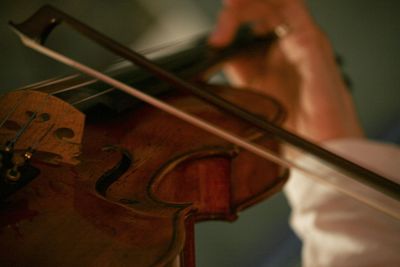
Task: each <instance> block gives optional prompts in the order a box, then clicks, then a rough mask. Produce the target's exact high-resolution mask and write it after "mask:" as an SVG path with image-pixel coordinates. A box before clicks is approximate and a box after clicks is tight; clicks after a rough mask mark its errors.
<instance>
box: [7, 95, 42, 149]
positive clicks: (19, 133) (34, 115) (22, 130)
mask: <svg viewBox="0 0 400 267" xmlns="http://www.w3.org/2000/svg"><path fill="white" fill-rule="evenodd" d="M27 92H29V91H27ZM48 99H49V95H48V94H47V95H46V97H45V98H44V100H43V101H44V103H42V105H40V110H38V111H34V112H32V114H31V115H30V116H29V119H28V121H27V122H26V123H25V124H24V125H22V127H21V128H20V129H19V130H18V131H17V132H16V134H15V136H14V138H13V139H12V140H11V145H15V144H16V143H17V142H18V140H19V139H20V138H21V136H22V135H23V134H24V133H26V131H27V130H28V129H29V127H30V126H31V125H32V123H33V121H34V120H35V119H36V118H37V115H38V114H40V113H41V111H42V110H43V109H44V107H45V106H46V103H47V101H48Z"/></svg>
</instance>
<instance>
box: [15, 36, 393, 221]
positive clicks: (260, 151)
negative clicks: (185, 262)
mask: <svg viewBox="0 0 400 267" xmlns="http://www.w3.org/2000/svg"><path fill="white" fill-rule="evenodd" d="M18 34H19V35H20V37H21V40H22V42H23V43H24V44H25V45H26V46H28V47H30V48H32V49H34V50H36V51H38V52H40V53H42V54H45V55H47V56H49V57H51V58H53V59H55V60H57V61H59V62H61V63H63V64H65V65H68V66H70V67H72V68H75V69H77V70H79V71H81V72H83V73H85V74H87V75H89V76H92V77H94V78H96V79H99V80H101V81H103V82H105V83H107V84H109V85H111V86H113V87H115V88H118V89H120V90H122V91H124V92H126V93H127V94H130V95H133V96H135V97H137V98H139V99H140V100H142V101H144V102H147V103H148V104H150V105H153V106H155V107H156V108H158V109H160V110H163V111H165V112H167V113H169V114H171V115H173V116H175V117H178V118H180V119H182V120H184V121H186V122H188V123H190V124H192V125H194V126H197V127H199V128H201V129H203V130H205V131H207V132H209V133H212V134H214V135H216V136H218V137H220V138H222V139H224V140H226V141H229V142H231V143H233V144H235V145H237V146H239V147H242V148H244V149H246V150H248V151H251V152H253V153H254V154H256V155H258V156H260V157H262V158H264V159H267V160H270V161H272V162H274V163H277V164H279V165H281V166H283V167H287V168H294V169H297V170H298V171H300V172H302V173H304V174H306V176H308V177H311V178H314V179H316V180H317V181H319V182H322V183H324V184H329V185H330V186H331V187H334V188H336V189H337V190H338V191H339V192H342V193H344V194H346V195H348V196H350V197H352V198H354V199H357V200H359V201H361V202H363V203H365V204H367V205H369V206H371V207H374V208H376V209H378V210H380V211H382V212H384V213H386V214H388V215H390V216H392V217H394V218H397V219H399V220H400V213H399V212H396V211H392V210H390V209H388V208H386V207H383V206H382V205H379V204H378V203H374V202H373V201H370V200H369V199H368V198H366V197H364V196H362V195H359V194H356V193H353V192H351V191H349V190H347V189H346V188H343V187H340V186H338V185H336V184H333V183H331V182H329V181H327V180H326V179H324V178H323V177H321V175H319V174H318V173H316V172H315V171H314V170H310V169H307V168H305V167H303V166H301V165H299V164H297V163H295V162H292V161H290V160H287V159H285V158H281V157H280V156H278V155H276V154H275V153H274V152H272V151H270V150H269V149H267V148H265V147H261V146H259V145H257V144H254V143H252V142H249V141H246V140H244V139H242V138H241V137H239V136H237V135H234V134H232V133H230V132H228V131H226V130H224V129H222V128H220V127H218V126H215V125H211V124H209V123H208V122H206V121H204V120H202V119H200V118H198V117H196V116H194V115H191V114H188V113H186V112H184V111H182V110H180V109H178V108H175V107H173V106H171V105H169V104H167V103H165V102H163V101H161V100H158V99H156V98H154V97H152V96H150V95H147V94H145V93H143V92H141V91H140V90H137V89H135V88H133V87H131V86H129V85H127V84H124V83H122V82H120V81H118V80H115V79H113V78H112V77H109V76H107V75H105V74H103V73H101V72H99V71H96V70H94V69H92V68H90V67H88V66H85V65H83V64H81V63H79V62H77V61H75V60H73V59H71V58H68V57H66V56H64V55H62V54H60V53H58V52H56V51H54V50H51V49H49V48H47V47H45V46H42V45H40V44H38V43H36V42H35V41H34V40H32V39H30V38H29V37H26V36H25V35H23V34H21V33H19V32H18Z"/></svg>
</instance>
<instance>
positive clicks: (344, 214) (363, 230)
mask: <svg viewBox="0 0 400 267" xmlns="http://www.w3.org/2000/svg"><path fill="white" fill-rule="evenodd" d="M325 145H326V147H327V148H328V149H330V150H331V151H333V152H335V153H337V154H339V155H341V156H343V157H345V158H348V159H350V160H352V161H354V162H356V163H358V164H360V165H362V166H365V167H367V168H369V169H371V170H373V171H375V172H377V173H380V174H381V175H383V176H385V177H388V178H390V179H391V180H393V181H396V182H397V183H400V148H399V147H397V146H395V145H389V144H382V143H376V142H372V141H367V140H364V139H353V140H348V139H346V140H345V139H343V140H334V141H331V142H329V143H327V144H325ZM299 163H301V164H306V165H308V166H310V167H317V165H318V163H317V162H315V161H312V160H310V159H308V158H306V157H304V158H303V159H299ZM341 184H342V185H344V186H345V187H346V188H347V189H350V190H353V189H354V190H360V189H359V188H358V187H357V186H358V183H357V182H356V183H352V182H349V181H347V180H344V181H341ZM361 191H362V193H363V194H364V195H366V196H367V197H369V196H371V197H372V195H373V193H371V192H369V191H366V190H365V191H363V190H361ZM285 193H286V194H287V197H288V199H289V202H290V204H291V206H292V216H291V225H292V227H293V229H294V230H295V232H296V233H297V234H298V235H299V237H300V238H301V239H302V241H303V251H302V261H303V267H326V266H339V267H342V266H343V267H346V266H357V267H358V266H383V267H391V266H393V267H399V266H400V221H399V220H396V219H394V218H392V217H390V216H387V215H385V214H383V213H381V212H380V211H377V210H375V209H373V208H371V207H369V206H367V205H365V204H363V203H360V202H359V201H357V200H354V199H352V198H350V197H348V196H345V195H343V194H342V193H338V192H337V191H336V190H335V189H332V188H329V187H327V186H326V185H322V184H319V183H317V182H315V181H314V180H312V179H310V178H308V177H305V176H304V175H303V174H301V173H299V172H296V171H293V172H292V174H291V177H290V179H289V181H288V183H287V185H286V186H285ZM378 200H379V201H381V202H383V204H384V205H386V204H387V205H389V204H391V205H393V203H389V201H386V200H387V198H386V199H379V196H378ZM386 202H387V203H386ZM394 203H396V204H395V206H393V207H392V208H394V209H395V210H396V211H397V212H398V213H400V204H399V203H397V202H396V201H394ZM396 205H397V206H396Z"/></svg>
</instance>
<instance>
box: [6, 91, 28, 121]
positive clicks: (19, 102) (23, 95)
mask: <svg viewBox="0 0 400 267" xmlns="http://www.w3.org/2000/svg"><path fill="white" fill-rule="evenodd" d="M24 97H25V94H22V95H21V96H20V97H19V98H18V101H16V103H15V104H14V106H13V107H12V108H11V110H10V111H9V112H8V113H7V115H6V116H5V117H4V119H3V120H2V121H1V123H0V128H1V127H3V125H4V124H5V123H6V122H7V121H8V120H9V119H10V118H11V116H12V115H13V114H14V113H15V111H17V109H18V107H19V106H20V105H21V103H22V98H24Z"/></svg>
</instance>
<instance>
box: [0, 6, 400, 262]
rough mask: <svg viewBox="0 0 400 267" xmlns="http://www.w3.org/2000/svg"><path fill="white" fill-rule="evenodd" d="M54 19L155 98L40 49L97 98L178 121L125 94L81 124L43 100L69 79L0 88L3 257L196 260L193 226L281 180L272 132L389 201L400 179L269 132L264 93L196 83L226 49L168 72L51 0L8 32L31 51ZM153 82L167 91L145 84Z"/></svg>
mask: <svg viewBox="0 0 400 267" xmlns="http://www.w3.org/2000/svg"><path fill="white" fill-rule="evenodd" d="M61 22H65V23H67V24H69V25H70V26H72V27H73V28H74V29H76V30H78V31H80V32H81V33H82V34H84V35H86V36H87V37H89V38H91V39H92V40H94V41H95V42H97V43H99V44H100V45H102V46H104V47H106V48H108V49H110V50H111V51H113V52H115V53H116V54H117V55H119V56H122V57H124V58H126V59H128V60H131V61H133V62H134V63H135V64H136V65H137V66H140V67H141V69H140V71H139V72H136V73H128V74H124V75H127V76H129V77H130V78H128V81H127V83H129V84H135V86H138V85H139V86H140V85H143V88H144V89H142V90H143V91H146V87H147V86H149V85H147V86H145V85H144V84H148V83H149V84H150V86H149V87H151V88H152V90H155V91H157V92H161V93H162V96H161V98H162V101H161V102H160V101H159V100H157V99H156V100H153V97H151V96H150V97H149V95H148V94H146V93H143V92H142V91H137V92H136V91H134V90H132V88H133V87H132V86H129V85H126V84H124V83H120V82H118V81H117V80H115V79H113V78H108V77H105V76H103V75H101V74H98V72H96V71H93V70H91V69H89V68H87V67H85V66H82V65H81V64H79V63H76V62H74V61H72V60H68V59H66V58H65V57H63V56H60V55H57V54H55V53H52V52H50V54H53V55H54V54H55V55H56V57H57V58H58V59H60V60H61V61H64V62H65V63H68V64H70V65H71V66H74V67H77V68H78V69H79V70H81V71H83V72H85V73H86V74H89V75H92V76H93V77H94V78H95V79H99V80H103V81H105V82H108V83H109V84H110V85H111V86H112V87H113V88H108V89H104V90H103V91H101V92H100V93H98V94H99V95H100V94H106V93H108V92H114V93H115V90H114V88H118V89H120V90H122V91H124V92H125V93H129V94H132V95H135V96H137V97H139V99H141V100H142V101H148V102H149V103H151V105H155V106H157V107H159V108H160V107H162V108H163V110H164V111H167V112H169V113H170V114H173V115H175V116H177V117H178V118H179V119H178V118H177V117H173V116H171V115H170V114H167V113H165V112H164V111H161V110H160V109H158V108H157V109H155V108H154V107H152V106H149V105H146V104H143V103H140V104H139V105H138V104H137V103H136V105H132V103H131V101H130V100H128V101H126V102H128V103H124V104H123V105H122V106H124V105H125V104H126V108H124V109H123V110H119V111H116V112H114V113H110V112H106V114H107V115H104V113H102V111H101V110H99V109H98V108H97V106H89V107H87V109H86V110H85V113H86V114H87V115H88V117H89V118H91V119H90V120H88V121H87V122H85V121H84V117H85V116H84V115H83V113H82V112H81V111H79V110H77V109H76V108H74V107H73V106H72V105H70V104H68V103H67V102H65V101H63V100H61V99H59V98H57V97H55V95H57V93H58V92H65V91H66V89H65V88H68V87H71V84H74V83H79V82H82V81H80V80H79V79H78V80H76V79H73V78H65V79H63V80H57V81H50V82H47V83H43V84H39V85H35V86H32V87H29V90H18V91H14V92H11V93H9V94H7V95H5V96H3V98H2V99H0V101H2V106H1V110H0V115H1V118H2V122H1V129H0V131H1V138H2V140H0V141H1V142H2V144H3V147H2V149H1V163H2V165H1V179H2V181H1V184H0V185H1V200H2V207H1V211H0V212H1V213H0V218H1V219H0V222H1V227H2V231H1V232H0V235H1V240H2V241H1V244H0V246H1V249H2V250H1V251H2V252H1V254H2V262H3V263H4V264H5V265H17V266H28V265H29V266H32V265H34V266H36V265H38V266H71V265H78V266H194V231H193V228H194V223H196V222H198V221H202V220H210V219H222V220H229V221H230V220H234V219H236V214H237V212H238V211H240V210H242V209H244V208H246V207H248V206H250V205H253V204H255V203H257V202H259V201H261V200H263V199H265V198H267V197H268V196H270V195H272V194H273V193H275V192H277V191H279V190H280V188H281V187H282V186H283V184H284V183H285V181H286V179H287V177H288V170H287V168H286V167H292V166H291V165H290V162H289V163H288V162H287V161H286V160H284V159H281V158H279V157H277V156H276V155H279V151H280V143H279V142H277V140H278V139H279V140H285V141H286V142H288V143H290V144H291V145H294V146H298V147H300V148H302V149H305V150H307V151H308V152H310V153H312V154H314V155H317V156H319V157H321V158H322V159H323V160H326V161H328V162H329V163H331V164H335V165H337V166H338V168H341V169H344V170H345V171H348V172H351V173H352V174H353V175H354V176H355V177H357V179H358V180H361V181H363V182H365V183H367V184H369V185H372V186H375V187H376V188H377V189H378V190H380V191H382V192H385V193H387V194H388V195H390V196H391V197H392V198H395V199H399V198H400V196H399V190H398V188H399V185H397V184H395V183H392V182H390V181H389V180H387V179H385V178H384V177H380V176H379V175H377V174H375V173H372V172H370V171H368V170H366V169H363V168H362V167H360V166H358V165H354V164H352V163H350V162H348V161H346V160H344V159H342V158H340V157H338V156H336V155H333V154H332V153H330V152H328V151H325V150H324V149H322V148H320V147H318V146H316V145H314V144H311V143H309V142H307V141H305V140H302V139H300V138H298V137H296V136H295V135H293V134H291V133H289V132H287V131H285V130H284V129H282V128H280V127H279V125H280V124H281V123H282V122H283V120H284V117H285V111H284V110H283V109H282V107H281V106H280V105H279V103H277V102H276V101H275V100H273V99H271V98H269V97H266V96H261V95H258V94H256V93H254V92H249V91H244V90H237V89H236V90H235V89H227V88H226V87H223V86H211V85H209V84H206V83H205V81H206V78H207V77H208V76H209V73H210V70H212V69H213V67H214V66H215V64H216V63H217V62H218V61H220V60H221V57H216V55H217V54H218V55H224V53H226V54H230V51H227V50H225V51H218V53H215V51H214V52H210V50H206V52H205V53H204V52H203V53H201V57H204V58H205V60H203V61H201V62H200V63H199V64H196V66H194V69H195V71H188V69H187V66H188V63H187V62H186V64H182V65H180V66H178V67H176V66H175V67H176V68H175V67H173V68H172V69H168V68H160V66H161V65H163V64H162V63H161V64H159V65H155V64H152V63H151V62H150V61H149V60H147V59H146V58H145V57H143V56H141V55H139V54H137V53H135V52H134V51H131V50H129V49H127V48H125V47H123V46H121V45H119V44H118V43H116V42H114V41H113V40H111V39H109V38H107V37H105V36H104V35H102V34H100V33H98V32H96V31H94V30H92V29H90V28H89V27H87V26H86V25H84V24H82V23H80V22H79V21H77V20H75V19H73V18H72V17H70V16H68V15H66V14H64V13H63V12H61V11H59V10H57V9H54V8H53V7H50V6H45V7H43V8H42V9H40V10H39V11H38V12H37V13H35V14H34V15H33V16H32V17H31V18H30V19H28V20H27V21H26V22H24V23H22V24H12V26H13V27H14V29H15V30H16V31H17V32H18V33H19V34H20V35H22V38H23V41H24V42H25V43H26V44H27V45H35V44H34V43H36V42H33V41H32V40H38V41H40V42H44V41H45V39H46V37H47V36H48V35H49V34H50V32H51V31H52V30H53V29H54V28H55V27H56V26H57V25H58V24H60V23H61ZM275 38H276V36H275V35H274V34H272V35H269V36H268V37H267V38H266V39H264V40H262V41H263V42H265V41H266V40H268V41H269V42H273V40H274V39H275ZM253 41H254V40H252V42H253ZM247 44H248V43H247ZM264 46H265V43H264ZM38 49H39V50H41V51H42V52H44V53H47V52H48V50H46V49H45V48H44V47H43V46H38ZM228 50H229V49H228ZM234 50H235V49H234ZM239 50H240V49H239ZM191 52H193V51H190V52H189V53H190V54H192V53H191ZM185 53H188V51H184V53H183V54H180V56H182V55H185ZM222 58H223V56H222ZM169 59H170V58H167V59H166V58H164V59H162V60H161V61H163V60H165V62H167V61H169ZM196 61H198V60H194V61H192V62H196ZM192 62H190V63H189V64H190V65H192ZM143 70H145V72H143ZM173 71H174V72H175V74H172V72H173ZM149 73H150V75H149ZM176 73H177V74H178V75H179V76H182V77H184V78H183V79H182V78H179V77H178V76H177V74H176ZM133 76H136V77H139V78H132V77H133ZM154 76H156V77H158V78H160V79H161V80H164V81H166V82H167V85H168V86H165V84H163V85H161V86H160V85H154V78H153V77H154ZM129 79H130V80H129ZM132 79H133V80H134V81H133V82H132ZM135 79H136V80H135ZM92 80H93V79H92ZM92 80H90V79H89V80H85V79H84V81H83V83H84V84H87V83H91V81H92ZM72 86H73V85H72ZM165 87H167V89H169V90H166V88H165ZM171 87H172V90H171ZM176 89H180V91H177V90H176ZM117 95H118V94H117ZM119 97H120V98H121V94H120V95H119ZM122 98H125V99H126V97H122ZM88 99H91V97H88ZM117 99H118V98H117ZM204 100H205V101H204ZM81 102H82V101H80V100H77V101H75V103H78V104H79V103H81ZM116 102H117V104H118V103H120V102H119V100H116ZM122 102H123V101H122ZM164 108H165V109H164ZM181 111H183V115H181V113H180V112H181ZM198 116H199V117H201V118H202V119H201V120H200V119H197V117H198ZM181 119H184V120H185V121H182V120H181ZM203 120H205V121H207V122H211V124H212V125H218V127H214V126H212V127H210V126H209V125H208V124H205V123H203ZM189 122H190V123H189ZM193 124H194V125H195V126H196V127H195V126H193ZM197 127H200V129H199V128H197ZM221 129H222V130H221ZM208 132H212V133H213V135H210V134H209V133H208ZM231 132H233V133H234V134H231ZM238 136H239V137H240V138H237V137H238ZM254 144H256V145H254ZM260 147H261V148H260ZM265 158H266V159H269V160H271V161H266V160H265ZM277 163H278V164H277ZM282 165H283V167H282ZM305 171H307V170H305ZM364 177H367V178H364ZM21 255H24V256H23V257H21Z"/></svg>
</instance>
